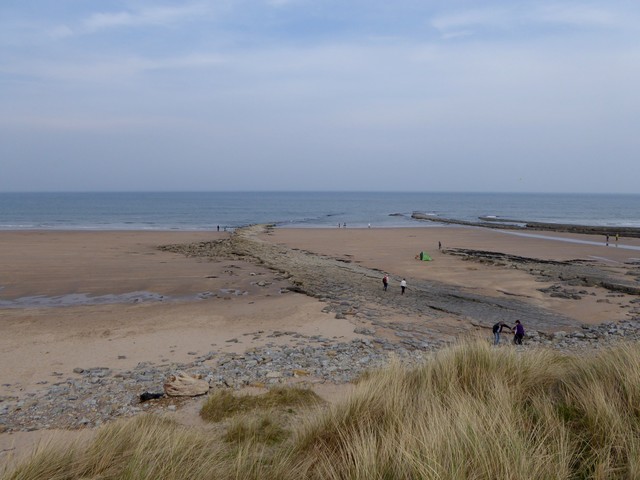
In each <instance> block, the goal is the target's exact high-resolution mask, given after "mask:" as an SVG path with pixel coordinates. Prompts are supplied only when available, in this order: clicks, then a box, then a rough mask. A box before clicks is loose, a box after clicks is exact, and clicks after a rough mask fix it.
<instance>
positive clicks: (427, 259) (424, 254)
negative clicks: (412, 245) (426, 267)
mask: <svg viewBox="0 0 640 480" xmlns="http://www.w3.org/2000/svg"><path fill="white" fill-rule="evenodd" d="M420 260H422V261H423V262H430V261H431V257H430V256H429V254H428V253H427V252H420Z"/></svg>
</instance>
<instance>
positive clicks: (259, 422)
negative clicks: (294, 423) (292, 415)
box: [223, 412, 289, 445]
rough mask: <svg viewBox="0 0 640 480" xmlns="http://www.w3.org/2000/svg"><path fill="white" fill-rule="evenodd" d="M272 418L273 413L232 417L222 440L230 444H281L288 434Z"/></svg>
mask: <svg viewBox="0 0 640 480" xmlns="http://www.w3.org/2000/svg"><path fill="white" fill-rule="evenodd" d="M274 417H276V415H275V414H274V412H264V413H262V414H261V415H258V416H250V415H245V416H238V417H234V418H233V419H232V420H231V423H230V425H229V426H228V427H227V431H226V433H225V434H224V437H223V438H224V440H225V441H226V442H231V443H247V442H250V443H264V444H266V445H274V444H277V443H281V442H282V441H284V440H285V439H286V438H287V437H288V436H289V432H288V431H287V430H286V429H284V428H283V427H282V426H281V425H280V424H279V423H278V422H277V421H276V420H275V418H274Z"/></svg>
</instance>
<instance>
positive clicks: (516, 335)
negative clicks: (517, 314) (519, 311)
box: [493, 320, 524, 345]
mask: <svg viewBox="0 0 640 480" xmlns="http://www.w3.org/2000/svg"><path fill="white" fill-rule="evenodd" d="M505 328H508V329H509V330H511V331H512V332H513V343H514V344H516V345H522V339H523V338H524V327H523V326H522V323H520V320H516V324H515V325H514V326H513V327H510V326H509V325H507V324H506V323H504V322H498V323H496V324H495V325H494V326H493V344H494V345H498V344H499V343H500V334H501V333H502V332H503V331H504V329H505Z"/></svg>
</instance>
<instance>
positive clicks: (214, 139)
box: [0, 0, 640, 193]
mask: <svg viewBox="0 0 640 480" xmlns="http://www.w3.org/2000/svg"><path fill="white" fill-rule="evenodd" d="M639 178H640V2H638V1H637V0H626V1H623V0H607V1H605V0H597V1H589V0H584V1H564V0H557V1H548V2H547V1H545V0H537V1H526V0H525V1H520V2H511V1H506V0H503V1H495V2H483V1H471V0H466V1H465V0H446V1H445V0H442V1H440V0H438V1H433V0H398V1H394V2H389V1H381V0H351V1H349V0H217V1H197V0H196V1H193V2H189V1H187V2H177V1H176V2H171V1H151V0H149V1H145V0H141V1H135V2H134V1H129V2H126V1H110V0H105V1H100V2H90V1H86V0H38V1H35V0H2V1H1V2H0V191H95V190H102V191H104V190H159V191H164V190H207V191H208V190H391V191H398V190H411V191H506V192H514V191H526V192H614V193H617V192H619V193H640V187H639V182H638V179H639Z"/></svg>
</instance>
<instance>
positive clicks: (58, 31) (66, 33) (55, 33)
mask: <svg viewBox="0 0 640 480" xmlns="http://www.w3.org/2000/svg"><path fill="white" fill-rule="evenodd" d="M72 35H73V30H71V29H70V28H69V27H68V26H66V25H58V26H57V27H54V28H52V29H51V30H49V36H50V37H51V38H55V39H58V38H66V37H70V36H72Z"/></svg>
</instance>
